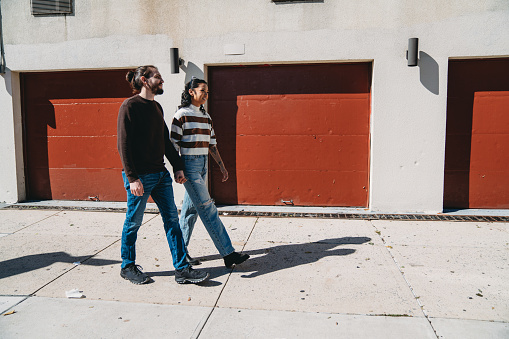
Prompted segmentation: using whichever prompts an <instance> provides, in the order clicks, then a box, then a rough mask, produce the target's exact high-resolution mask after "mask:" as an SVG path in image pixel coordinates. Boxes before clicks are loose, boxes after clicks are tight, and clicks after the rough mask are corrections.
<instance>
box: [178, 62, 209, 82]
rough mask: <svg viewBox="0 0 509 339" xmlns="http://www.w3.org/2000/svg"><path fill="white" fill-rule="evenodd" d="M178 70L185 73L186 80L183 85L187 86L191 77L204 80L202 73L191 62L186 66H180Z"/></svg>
mask: <svg viewBox="0 0 509 339" xmlns="http://www.w3.org/2000/svg"><path fill="white" fill-rule="evenodd" d="M180 68H181V69H182V70H183V71H184V73H186V80H185V83H186V84H187V83H188V82H189V81H191V78H192V77H197V78H198V79H204V76H205V74H204V73H203V71H202V70H201V69H200V68H199V67H198V66H196V65H195V64H193V63H192V62H188V63H187V66H185V65H182V66H180Z"/></svg>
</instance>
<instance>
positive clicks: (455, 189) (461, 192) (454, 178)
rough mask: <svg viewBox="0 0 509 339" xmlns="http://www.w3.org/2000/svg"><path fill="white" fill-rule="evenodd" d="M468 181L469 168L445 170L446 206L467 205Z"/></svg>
mask: <svg viewBox="0 0 509 339" xmlns="http://www.w3.org/2000/svg"><path fill="white" fill-rule="evenodd" d="M469 181H470V171H469V170H464V171H446V172H445V175H444V206H448V207H463V206H468V204H469V193H468V192H469V188H468V186H469ZM465 187H466V189H465Z"/></svg>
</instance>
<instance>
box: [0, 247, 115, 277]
mask: <svg viewBox="0 0 509 339" xmlns="http://www.w3.org/2000/svg"><path fill="white" fill-rule="evenodd" d="M57 262H63V263H69V264H71V263H77V262H79V263H80V264H82V265H91V266H105V265H113V264H118V263H120V261H118V260H106V259H96V258H93V256H90V255H88V256H87V255H83V256H79V257H75V256H72V255H69V254H68V253H66V252H50V253H40V254H31V255H25V256H23V257H19V258H13V259H9V260H5V261H0V279H3V278H7V277H11V276H15V275H18V274H22V273H26V272H31V271H34V270H38V269H41V268H44V267H47V266H50V265H52V264H54V263H57Z"/></svg>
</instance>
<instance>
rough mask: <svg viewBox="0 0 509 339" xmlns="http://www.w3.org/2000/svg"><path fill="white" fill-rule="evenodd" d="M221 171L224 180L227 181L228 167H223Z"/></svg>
mask: <svg viewBox="0 0 509 339" xmlns="http://www.w3.org/2000/svg"><path fill="white" fill-rule="evenodd" d="M221 173H223V180H222V182H225V181H226V180H228V171H227V170H226V168H224V167H221Z"/></svg>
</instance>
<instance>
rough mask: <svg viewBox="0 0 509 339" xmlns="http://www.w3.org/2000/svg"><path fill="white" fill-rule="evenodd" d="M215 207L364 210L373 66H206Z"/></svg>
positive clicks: (366, 188) (212, 185) (366, 194)
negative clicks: (216, 152) (217, 154)
mask: <svg viewBox="0 0 509 339" xmlns="http://www.w3.org/2000/svg"><path fill="white" fill-rule="evenodd" d="M208 74H209V78H208V79H209V85H210V92H211V94H210V99H209V111H210V114H211V116H212V119H213V121H214V128H215V131H216V134H217V138H218V145H219V149H220V151H221V155H222V157H223V158H224V161H225V164H226V167H227V169H228V170H229V173H230V179H229V180H228V181H227V182H226V183H222V182H221V173H220V171H219V168H218V167H217V166H216V165H215V164H212V171H211V191H212V195H213V196H214V198H215V199H216V201H217V202H218V203H223V204H252V205H283V204H291V205H300V206H362V207H366V206H367V205H368V168H369V115H370V84H371V63H352V64H316V65H265V66H247V67H209V69H208Z"/></svg>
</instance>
